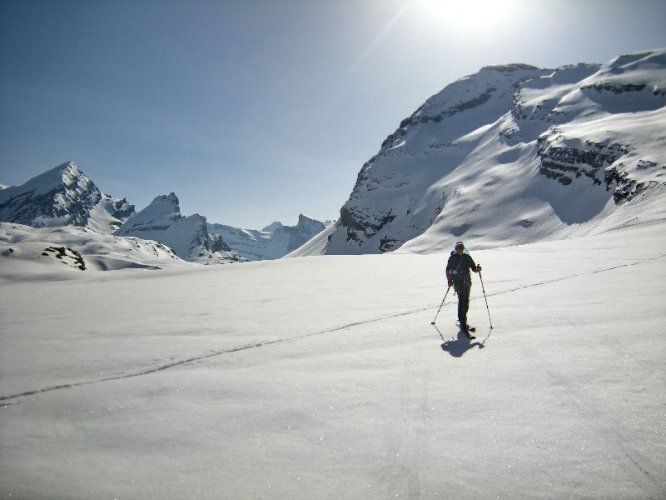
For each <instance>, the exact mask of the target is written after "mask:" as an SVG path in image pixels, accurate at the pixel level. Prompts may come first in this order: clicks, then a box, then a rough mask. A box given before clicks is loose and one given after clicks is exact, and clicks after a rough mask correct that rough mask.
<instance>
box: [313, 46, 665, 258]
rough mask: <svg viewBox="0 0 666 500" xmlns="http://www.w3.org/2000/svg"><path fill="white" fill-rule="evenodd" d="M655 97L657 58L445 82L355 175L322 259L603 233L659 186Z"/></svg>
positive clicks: (657, 54)
mask: <svg viewBox="0 0 666 500" xmlns="http://www.w3.org/2000/svg"><path fill="white" fill-rule="evenodd" d="M665 89H666V51H663V50H661V51H650V52H646V53H641V54H633V55H629V56H622V57H619V58H617V59H615V60H613V61H611V62H610V63H608V64H605V65H599V64H578V65H574V66H566V67H562V68H558V69H556V70H552V69H539V68H534V67H531V66H526V65H509V66H494V67H488V68H484V69H482V70H481V71H480V72H479V73H477V74H475V75H471V76H468V77H466V78H463V79H461V80H459V81H457V82H454V83H453V84H451V85H449V86H447V87H446V88H445V89H444V90H442V91H441V92H440V93H439V94H437V95H435V96H433V97H431V98H430V99H428V100H427V101H426V102H425V103H424V105H423V106H421V107H420V108H419V109H417V110H416V111H415V112H414V113H413V114H412V115H411V116H410V117H409V118H407V119H405V120H403V121H402V123H401V124H400V126H399V127H398V129H397V130H396V131H395V132H394V133H392V134H391V135H389V136H388V138H387V139H386V140H385V141H384V142H383V144H382V146H381V148H380V151H379V152H378V154H377V155H376V156H374V157H373V158H371V159H370V160H369V161H368V162H367V163H366V164H365V165H364V166H363V168H362V169H361V171H360V172H359V175H358V179H357V182H356V185H355V186H354V189H353V191H352V193H351V195H350V197H349V200H348V201H347V202H346V203H345V204H344V206H343V207H342V208H341V210H340V219H339V221H338V223H337V224H336V226H335V228H333V229H332V230H331V231H327V237H326V240H325V241H323V240H322V242H321V245H319V252H320V253H327V254H338V253H342V254H347V253H351V254H355V253H377V252H386V251H392V250H395V249H397V248H400V247H403V246H405V247H406V248H410V249H414V250H418V251H429V250H435V249H440V248H445V247H446V246H447V245H451V244H452V243H453V242H452V240H454V239H460V238H465V239H469V240H472V241H475V242H476V243H477V245H482V246H496V245H500V244H511V243H522V242H527V241H535V240H538V239H541V238H544V237H555V236H556V235H558V234H560V235H564V234H569V233H570V232H571V231H572V230H574V229H575V228H576V227H578V225H582V224H588V223H591V222H592V223H594V221H600V220H601V219H602V218H604V217H607V216H608V215H609V214H611V213H612V212H613V206H617V205H618V204H623V203H627V202H631V201H632V200H635V199H636V200H638V199H639V198H641V196H642V195H645V194H646V193H647V192H653V191H652V190H651V189H650V188H654V187H658V186H662V185H663V184H664V183H665V182H666V178H665V177H664V176H665V175H666V153H665V151H666V129H665V125H664V124H665V123H666V95H665V93H666V90H665ZM654 192H657V191H654Z"/></svg>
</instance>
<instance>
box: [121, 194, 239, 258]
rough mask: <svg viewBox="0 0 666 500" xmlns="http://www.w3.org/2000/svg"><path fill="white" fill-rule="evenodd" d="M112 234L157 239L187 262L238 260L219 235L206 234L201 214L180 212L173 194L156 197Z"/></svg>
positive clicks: (205, 226)
mask: <svg viewBox="0 0 666 500" xmlns="http://www.w3.org/2000/svg"><path fill="white" fill-rule="evenodd" d="M115 234H116V236H133V237H136V238H143V239H146V240H156V241H159V242H161V243H163V244H164V245H167V246H168V247H169V248H171V249H173V251H174V252H175V253H176V255H178V256H179V257H180V258H181V259H184V260H187V261H191V262H199V263H223V262H233V261H237V260H238V258H237V257H236V256H235V255H233V253H232V252H231V251H230V250H231V249H230V248H229V247H228V246H227V245H226V244H225V243H224V241H223V240H222V238H220V237H219V236H216V235H210V234H209V233H208V229H207V223H206V218H205V217H203V216H201V215H199V214H194V215H190V216H189V217H185V216H183V215H181V213H180V204H179V201H178V197H177V196H176V195H175V194H174V193H170V194H169V195H162V196H158V197H156V198H155V199H154V200H153V201H152V203H151V204H150V205H148V206H147V207H146V208H144V209H143V210H141V211H140V212H138V213H136V214H134V215H133V216H132V217H130V218H129V219H128V220H127V221H126V222H125V224H123V225H122V227H121V228H120V229H118V231H116V233H115Z"/></svg>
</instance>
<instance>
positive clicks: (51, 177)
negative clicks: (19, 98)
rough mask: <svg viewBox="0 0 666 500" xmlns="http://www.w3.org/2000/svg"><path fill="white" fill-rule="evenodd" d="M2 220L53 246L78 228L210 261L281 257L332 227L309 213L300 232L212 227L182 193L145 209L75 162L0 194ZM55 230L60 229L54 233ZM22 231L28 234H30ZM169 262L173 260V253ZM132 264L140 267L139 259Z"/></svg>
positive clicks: (193, 259)
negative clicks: (105, 188)
mask: <svg viewBox="0 0 666 500" xmlns="http://www.w3.org/2000/svg"><path fill="white" fill-rule="evenodd" d="M0 222H6V223H13V224H20V225H22V226H28V227H32V228H39V229H41V231H40V232H39V233H36V234H39V235H41V236H40V237H41V238H42V239H43V241H44V242H45V244H47V243H48V244H50V245H51V246H53V245H56V246H57V244H58V243H62V245H66V244H67V243H68V242H67V241H60V240H59V239H58V237H57V235H62V236H63V238H64V237H65V236H66V237H68V238H74V239H75V240H77V238H76V237H74V235H75V234H79V233H76V232H75V231H74V232H73V231H71V230H68V231H62V230H60V229H59V228H63V227H77V228H82V229H84V230H88V233H87V234H88V237H89V238H90V237H92V235H94V234H95V233H99V234H102V235H114V236H116V237H132V238H134V239H142V240H148V241H155V242H159V244H161V245H165V246H166V247H168V248H170V249H171V250H173V254H175V255H176V256H178V257H179V258H180V259H183V260H185V261H189V262H197V263H205V264H210V263H225V262H238V261H247V260H264V259H277V258H280V257H283V256H284V255H286V254H287V253H289V252H291V251H292V250H295V249H296V248H298V246H300V245H301V244H303V243H305V242H306V241H307V240H308V239H310V238H312V237H313V236H314V235H316V234H317V233H318V232H320V231H322V230H323V229H324V224H322V223H321V222H318V221H315V220H313V219H309V218H307V217H305V216H303V215H301V216H300V219H299V223H298V225H297V226H295V227H288V226H284V225H282V224H281V223H279V222H277V223H274V224H272V225H271V226H269V227H267V228H265V229H264V230H263V231H253V230H247V229H240V228H234V227H231V226H225V225H222V224H208V222H207V220H206V218H205V217H204V216H201V215H199V214H194V215H191V216H187V217H186V216H183V215H182V214H181V212H180V206H179V201H178V197H177V196H176V195H175V194H174V193H170V194H169V195H163V196H157V197H156V198H155V199H154V200H153V202H152V203H150V204H149V205H148V206H147V207H146V208H144V209H143V210H141V211H139V212H137V211H136V209H135V207H134V205H131V204H129V203H128V202H127V200H125V199H117V198H112V197H111V196H109V195H106V194H104V193H102V192H101V191H100V190H99V189H98V188H97V186H96V185H95V184H94V182H93V181H92V180H91V179H90V178H89V177H88V176H87V175H85V174H84V173H83V172H82V171H81V170H80V169H79V167H78V166H77V165H76V164H75V163H73V162H67V163H64V164H62V165H59V166H58V167H55V168H53V169H51V170H49V171H47V172H45V173H43V174H41V175H39V176H37V177H35V178H33V179H30V180H29V181H28V182H26V183H25V184H23V185H21V186H11V187H7V186H4V188H3V189H0ZM49 228H50V229H53V231H54V232H51V234H49ZM4 229H5V230H7V228H4ZM17 230H19V231H20V232H22V234H23V233H26V232H27V231H28V229H27V228H24V229H21V228H18V229H17ZM225 238H228V239H229V241H228V242H227V241H226V240H225ZM28 239H30V238H28ZM102 239H103V240H104V241H105V244H106V245H109V244H111V245H112V246H113V243H114V242H115V243H118V242H122V240H119V239H118V238H116V239H115V240H114V239H111V240H109V239H108V238H102ZM122 245H124V243H122ZM122 245H121V246H122ZM63 248H67V247H66V246H63ZM103 253H104V254H105V255H106V254H114V255H116V254H117V255H124V252H123V251H122V250H120V251H119V250H118V249H109V248H107V249H106V250H105V251H104V252H103ZM154 253H155V252H153V253H152V254H154ZM152 254H151V255H152ZM137 258H138V257H137ZM168 258H169V259H172V255H169V256H168ZM134 260H136V259H134ZM139 260H140V259H139ZM131 264H132V267H135V266H134V264H136V262H134V261H132V262H131ZM152 265H153V264H151V266H152ZM121 267H122V266H121Z"/></svg>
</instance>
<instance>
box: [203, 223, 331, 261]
mask: <svg viewBox="0 0 666 500" xmlns="http://www.w3.org/2000/svg"><path fill="white" fill-rule="evenodd" d="M324 228H325V225H324V224H323V223H321V222H319V221H317V220H314V219H310V218H309V217H306V216H304V215H302V214H301V215H299V217H298V224H297V225H296V226H284V225H282V223H280V222H274V223H273V224H271V225H270V226H267V227H265V228H264V229H262V230H261V231H257V230H253V229H240V228H236V227H231V226H226V225H224V224H208V232H209V233H210V234H218V235H220V236H221V237H222V239H223V240H224V242H225V243H226V244H227V245H228V246H229V247H230V248H231V250H232V251H233V252H234V253H235V254H237V255H239V256H240V257H242V258H244V259H246V260H249V261H253V260H270V259H279V258H281V257H284V256H285V255H287V254H288V253H289V252H292V251H293V250H296V249H297V248H299V247H300V246H302V245H303V244H304V243H305V242H307V241H308V240H310V239H311V238H313V237H314V236H315V235H317V234H318V233H320V232H321V231H323V230H324Z"/></svg>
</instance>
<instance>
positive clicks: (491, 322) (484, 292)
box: [479, 271, 493, 330]
mask: <svg viewBox="0 0 666 500" xmlns="http://www.w3.org/2000/svg"><path fill="white" fill-rule="evenodd" d="M479 279H480V280H481V290H483V298H484V299H485V301H486V309H487V310H488V321H490V329H491V330H492V329H493V320H492V319H490V308H489V307H488V297H486V287H485V286H483V277H482V276H481V271H479Z"/></svg>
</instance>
